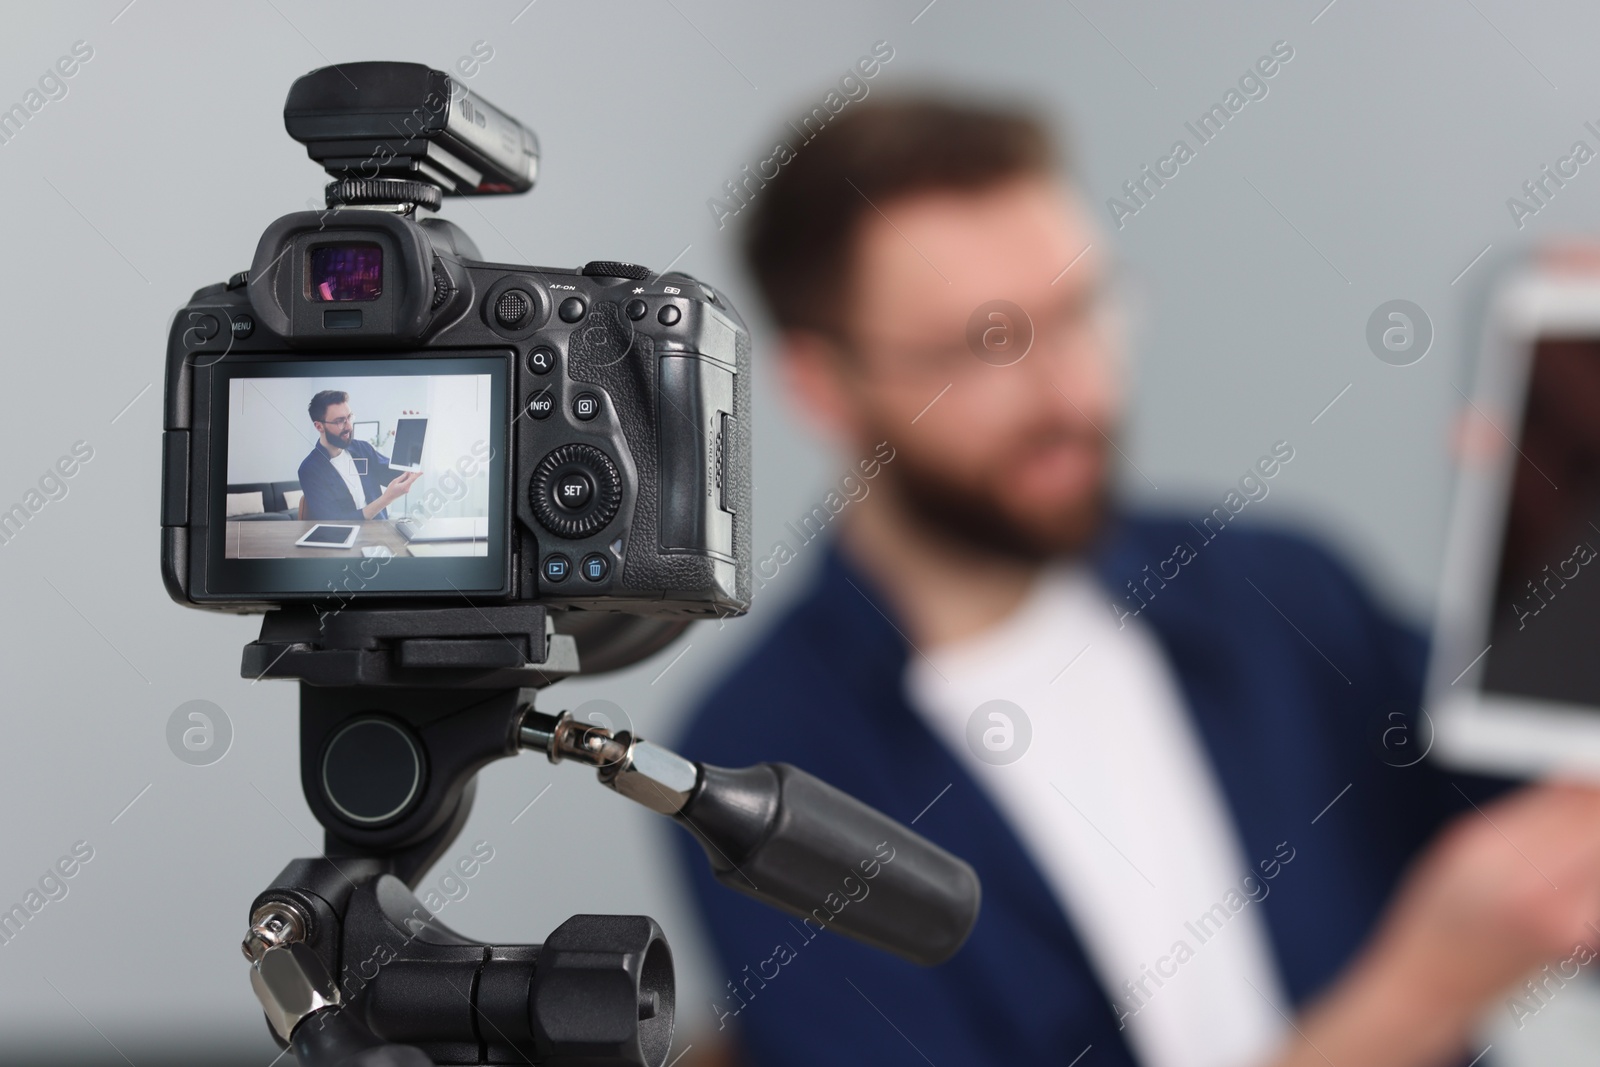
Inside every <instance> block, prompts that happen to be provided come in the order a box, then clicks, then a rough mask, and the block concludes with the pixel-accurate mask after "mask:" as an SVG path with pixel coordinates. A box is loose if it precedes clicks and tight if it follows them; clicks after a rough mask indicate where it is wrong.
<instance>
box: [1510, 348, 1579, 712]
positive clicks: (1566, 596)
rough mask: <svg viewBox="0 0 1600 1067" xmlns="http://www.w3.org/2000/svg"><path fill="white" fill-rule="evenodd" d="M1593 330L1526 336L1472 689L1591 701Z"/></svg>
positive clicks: (1554, 700)
mask: <svg viewBox="0 0 1600 1067" xmlns="http://www.w3.org/2000/svg"><path fill="white" fill-rule="evenodd" d="M1596 411H1600V338H1596V337H1549V336H1547V337H1541V338H1539V339H1538V340H1537V341H1536V342H1535V344H1534V346H1533V353H1532V360H1531V363H1530V365H1529V373H1528V384H1527V392H1526V394H1525V399H1524V401H1523V412H1522V421H1521V427H1522V428H1521V431H1520V433H1519V435H1518V437H1519V439H1518V441H1517V455H1516V456H1515V457H1514V458H1513V462H1514V463H1515V468H1514V473H1513V474H1512V477H1511V485H1510V497H1509V501H1508V506H1507V508H1506V515H1505V525H1504V527H1503V529H1502V531H1501V539H1500V558H1499V565H1498V568H1497V574H1496V578H1495V586H1494V594H1493V600H1492V607H1491V612H1492V614H1491V616H1490V626H1489V637H1488V640H1487V642H1486V643H1487V644H1488V645H1489V648H1488V651H1487V653H1486V654H1485V656H1484V668H1483V669H1484V673H1483V689H1484V690H1485V691H1486V692H1489V693H1499V694H1502V695H1510V696H1517V697H1524V698H1533V699H1536V700H1543V701H1553V702H1557V703H1563V704H1574V705H1582V706H1587V707H1600V656H1596V655H1595V654H1594V649H1595V635H1596V634H1600V419H1596V418H1595V415H1594V413H1595V412H1596Z"/></svg>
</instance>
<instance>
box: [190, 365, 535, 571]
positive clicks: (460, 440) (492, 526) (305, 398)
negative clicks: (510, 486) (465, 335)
mask: <svg viewBox="0 0 1600 1067" xmlns="http://www.w3.org/2000/svg"><path fill="white" fill-rule="evenodd" d="M213 373H214V375H215V379H214V382H213V386H212V425H213V427H214V430H213V435H214V436H213V441H214V442H218V443H221V444H222V445H223V454H222V455H221V456H216V455H215V453H216V451H217V449H216V446H215V445H214V446H213V469H212V493H211V499H212V501H213V506H212V520H211V535H210V536H211V539H212V540H211V543H212V551H211V552H210V555H209V562H208V572H209V573H208V578H207V588H208V589H209V590H210V591H212V592H218V593H240V594H245V595H249V596H257V597H271V596H277V595H282V594H296V593H298V594H305V595H308V596H316V595H326V596H337V597H339V598H341V599H348V598H350V597H352V596H358V595H360V594H362V593H368V592H372V593H380V592H381V593H399V592H425V591H441V590H444V591H450V590H459V591H462V592H466V591H469V590H477V591H486V590H499V589H502V588H503V587H504V586H505V584H506V567H505V560H506V521H507V516H506V504H505V495H506V494H505V484H506V468H505V460H504V454H505V449H504V447H503V442H504V439H505V434H506V419H505V404H506V400H505V397H506V391H507V385H506V383H507V380H508V377H507V376H508V371H507V365H506V360H505V358H504V357H487V356H486V357H478V356H467V357H458V358H449V359H432V358H429V359H370V358H369V359H361V360H321V359H297V360H294V361H292V362H289V361H285V362H247V361H240V362H237V363H231V362H224V363H222V364H219V365H217V366H216V367H215V368H214V371H213ZM418 412H427V417H426V419H425V420H421V419H419V418H418V415H417V413H418ZM420 421H425V423H426V425H427V434H426V436H425V437H424V436H423V435H421V434H419V433H417V432H416V424H417V423H418V422H420ZM397 448H399V449H401V450H406V449H409V450H410V451H411V453H413V454H408V455H405V456H401V455H399V453H398V452H397ZM430 520H432V521H431V522H430ZM330 524H331V528H339V529H342V528H346V527H352V528H354V536H353V537H351V538H350V540H349V542H348V543H347V544H337V543H334V542H332V541H330V540H328V539H327V538H320V537H319V538H314V539H313V540H311V541H307V540H306V538H307V535H308V534H312V533H313V531H315V530H317V529H318V528H319V527H320V528H324V529H327V528H330ZM424 526H426V527H427V528H428V529H433V530H446V529H448V530H455V531H458V532H459V536H455V537H450V538H445V539H436V540H430V541H428V542H427V544H426V550H425V551H424V550H422V549H420V548H415V549H414V546H412V544H411V536H412V535H413V534H414V532H415V531H417V530H419V529H422V528H423V527H424Z"/></svg>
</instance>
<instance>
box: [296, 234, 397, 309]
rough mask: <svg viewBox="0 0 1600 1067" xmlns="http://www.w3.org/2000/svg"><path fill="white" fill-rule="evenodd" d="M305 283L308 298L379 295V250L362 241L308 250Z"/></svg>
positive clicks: (336, 299)
mask: <svg viewBox="0 0 1600 1067" xmlns="http://www.w3.org/2000/svg"><path fill="white" fill-rule="evenodd" d="M310 259H311V263H310V269H309V270H307V271H306V285H307V288H309V289H310V292H309V293H307V294H306V295H307V296H309V297H310V298H311V299H312V300H322V301H330V302H340V303H342V302H345V301H352V300H361V301H371V300H376V299H378V297H380V296H382V295H383V249H382V248H380V247H378V246H377V245H375V244H372V243H370V242H366V241H360V242H351V243H348V244H336V245H321V246H319V247H317V248H313V249H312V250H311V253H310Z"/></svg>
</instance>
